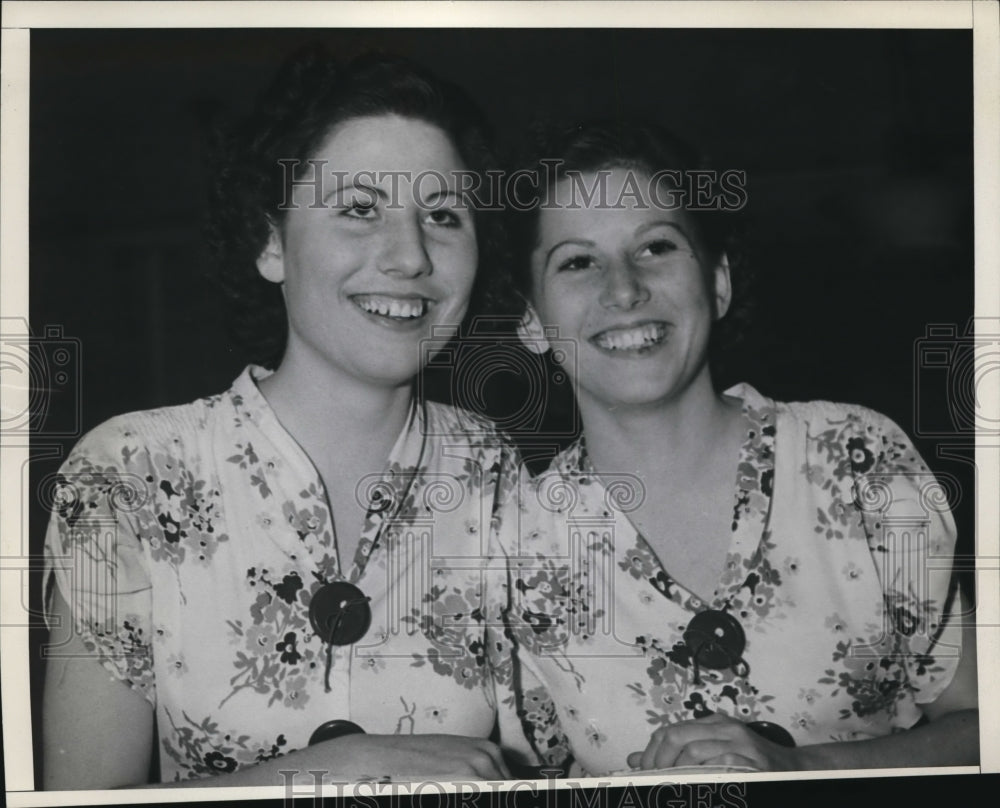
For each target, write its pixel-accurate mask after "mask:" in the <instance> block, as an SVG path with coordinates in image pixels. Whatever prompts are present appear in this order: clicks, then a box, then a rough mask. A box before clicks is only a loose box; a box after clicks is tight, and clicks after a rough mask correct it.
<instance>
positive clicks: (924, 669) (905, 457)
mask: <svg viewBox="0 0 1000 808" xmlns="http://www.w3.org/2000/svg"><path fill="white" fill-rule="evenodd" d="M848 435H849V437H848V439H847V445H846V447H845V448H846V454H847V462H848V463H849V464H850V471H851V474H852V475H853V477H854V494H855V502H856V503H857V505H858V507H859V508H860V510H861V514H862V521H863V524H864V529H865V534H866V536H867V538H868V543H869V548H870V550H871V555H872V559H873V561H874V563H875V567H876V569H877V570H878V575H879V580H880V583H881V586H882V600H883V610H884V611H883V614H882V627H883V628H882V641H883V643H884V644H885V645H886V646H888V647H889V648H890V649H891V654H892V656H893V657H895V659H896V662H897V663H898V664H901V665H902V666H903V667H904V668H905V670H906V674H907V682H908V685H909V690H910V692H911V693H912V694H913V698H914V700H915V701H916V702H917V703H919V704H927V703H930V702H932V701H934V700H935V699H936V698H937V697H938V696H939V695H940V694H941V692H942V691H943V690H944V689H945V688H946V687H947V686H948V684H949V682H950V681H951V680H952V678H953V677H954V675H955V671H956V669H957V668H958V663H959V660H960V658H961V654H962V639H961V638H962V632H961V622H960V618H959V615H958V611H959V608H960V607H959V598H958V596H957V592H956V591H955V586H954V575H953V569H954V554H955V542H956V530H955V522H954V519H953V517H952V514H951V511H950V508H949V505H948V490H947V488H946V486H945V485H944V484H943V482H942V479H939V478H938V477H936V476H935V475H934V474H933V473H932V472H931V471H930V469H929V468H928V467H927V465H926V464H925V463H924V462H923V460H922V458H921V457H920V455H919V454H918V452H917V450H916V449H915V448H914V446H913V444H912V442H911V441H910V439H909V438H908V437H907V435H906V434H905V433H904V432H903V431H902V430H901V429H900V428H899V427H898V426H897V425H896V424H895V423H893V422H892V421H891V420H889V419H888V418H886V417H885V416H881V415H879V414H877V413H872V412H863V413H862V415H861V417H860V418H858V419H857V421H856V424H855V429H854V430H853V434H850V433H848ZM946 481H947V480H945V482H946Z"/></svg>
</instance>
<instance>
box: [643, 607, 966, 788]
mask: <svg viewBox="0 0 1000 808" xmlns="http://www.w3.org/2000/svg"><path fill="white" fill-rule="evenodd" d="M962 635H963V636H962V647H963V650H962V659H961V661H960V663H959V665H958V669H957V670H956V672H955V676H954V678H953V679H952V681H951V682H950V683H949V685H948V687H946V688H945V689H944V690H943V691H942V692H941V695H940V696H938V698H937V699H935V701H933V702H932V703H930V704H926V705H923V710H924V715H925V716H926V717H927V719H928V723H926V724H922V725H921V726H919V727H916V728H914V729H910V730H907V731H905V732H898V733H894V734H892V735H886V736H884V737H881V738H873V739H871V740H865V741H846V742H840V743H824V744H815V745H812V746H802V747H796V748H793V749H789V748H786V747H783V746H778V745H777V744H773V743H771V742H770V741H767V740H765V739H764V738H762V737H760V736H759V735H757V734H756V733H754V732H752V731H751V730H749V729H747V727H746V725H745V724H743V723H742V722H740V721H737V720H735V719H732V718H728V717H726V716H722V715H718V714H715V715H712V716H709V717H707V718H701V719H696V720H693V721H683V722H679V723H677V724H674V725H672V726H670V727H664V728H662V729H658V730H656V732H654V733H653V735H652V737H651V738H650V740H649V744H648V745H647V746H646V749H645V750H644V751H642V752H633V753H632V754H631V755H629V757H628V763H629V765H630V766H632V767H635V768H642V769H658V768H665V767H668V766H692V765H739V766H753V767H754V768H757V769H761V770H763V771H796V770H799V771H820V770H833V769H876V768H877V769H882V768H903V767H908V766H924V767H926V766H971V765H975V764H977V763H978V762H979V710H978V697H977V674H976V637H975V631H974V630H973V628H972V626H971V625H967V626H965V628H963V630H962Z"/></svg>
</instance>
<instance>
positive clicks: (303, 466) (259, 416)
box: [234, 365, 427, 584]
mask: <svg viewBox="0 0 1000 808" xmlns="http://www.w3.org/2000/svg"><path fill="white" fill-rule="evenodd" d="M271 372H272V371H268V370H267V369H266V368H262V367H258V366H255V365H252V366H250V367H249V368H247V370H246V371H245V374H244V376H241V377H240V379H238V380H237V382H238V383H237V385H235V386H234V390H235V392H237V393H238V394H239V395H241V396H242V397H243V399H244V404H245V406H246V413H247V414H248V415H250V417H251V419H252V420H253V421H254V422H255V423H256V426H257V427H258V429H260V430H261V431H262V432H263V433H264V434H265V435H266V436H267V438H268V439H269V440H271V441H272V442H273V443H274V444H275V446H276V447H277V448H278V450H279V451H280V453H281V455H282V457H283V459H284V460H285V462H287V463H291V464H293V465H294V466H295V467H296V472H297V473H298V478H299V479H302V480H306V479H308V480H311V482H312V486H313V487H315V489H316V491H317V492H319V494H320V496H319V501H320V503H321V504H322V507H323V508H324V510H325V514H324V516H325V518H326V524H327V525H329V532H330V540H331V546H327V545H326V544H325V543H324V542H323V541H322V539H321V535H320V533H319V532H317V531H310V532H309V533H307V534H306V535H305V536H303V537H302V543H303V544H304V545H305V546H306V547H307V548H308V550H309V552H310V554H311V555H312V556H313V558H314V559H315V560H316V564H317V567H319V558H321V557H322V555H323V554H328V555H330V556H331V557H332V559H333V561H334V564H335V566H336V569H335V571H334V574H333V576H332V580H346V581H349V582H350V583H352V584H357V583H358V582H359V581H360V580H361V578H363V577H364V574H365V571H366V569H367V568H368V565H369V564H370V563H371V560H372V558H374V557H375V556H376V555H377V553H378V551H380V550H384V542H383V541H381V538H382V532H383V528H384V527H385V526H386V524H388V523H389V522H391V521H392V519H393V518H394V517H395V515H396V514H397V513H398V512H399V509H400V507H401V505H402V504H403V502H404V501H405V500H406V498H407V495H408V494H409V491H410V489H411V487H412V486H413V484H414V481H415V479H416V476H417V475H416V473H415V472H416V471H417V470H418V469H420V468H421V465H422V463H423V460H424V453H425V450H426V445H427V438H426V433H427V429H425V428H424V427H425V424H426V418H427V415H426V412H425V409H426V408H425V406H424V405H423V403H422V402H420V401H419V400H418V399H417V398H416V397H414V398H413V400H412V401H411V404H410V412H409V414H408V415H407V418H406V421H405V422H404V424H403V427H402V429H401V430H400V432H399V434H398V435H397V437H396V440H395V442H394V443H393V447H392V450H391V451H390V452H389V458H388V460H387V461H386V464H385V466H384V468H383V470H382V473H381V475H379V478H378V480H374V479H373V480H372V483H371V484H370V485H369V486H367V491H366V499H367V500H368V505H367V507H366V509H365V520H364V523H363V526H362V529H361V539H360V541H359V542H358V545H357V549H356V550H355V552H354V557H353V558H352V559H351V560H350V562H349V567H348V568H347V569H345V559H344V558H342V557H341V555H340V548H339V546H338V544H337V536H336V530H335V528H334V521H333V506H332V505H331V501H330V495H329V491H328V490H327V488H326V484H325V483H324V482H323V476H322V475H321V474H320V473H319V469H318V468H317V467H316V464H315V463H313V461H312V459H311V458H310V457H309V455H308V453H307V452H306V451H305V449H303V448H302V446H300V445H299V442H298V441H297V440H295V438H294V437H293V436H292V435H291V433H289V432H288V430H287V429H285V427H284V426H283V425H282V424H281V422H280V421H279V420H278V416H277V414H276V413H275V412H274V409H273V408H272V407H271V405H270V403H268V401H267V399H266V398H265V397H264V394H263V393H262V392H261V391H260V388H259V387H258V386H257V382H258V381H260V380H261V379H263V378H266V377H267V376H268V375H270V373H271ZM244 379H245V384H239V382H240V381H243V380H244ZM238 388H239V389H238ZM371 476H372V477H373V478H374V476H375V475H371ZM317 553H319V555H317ZM319 572H320V575H321V576H322V577H323V579H324V580H327V581H329V580H331V576H329V575H327V574H326V572H325V571H324V570H323V569H319Z"/></svg>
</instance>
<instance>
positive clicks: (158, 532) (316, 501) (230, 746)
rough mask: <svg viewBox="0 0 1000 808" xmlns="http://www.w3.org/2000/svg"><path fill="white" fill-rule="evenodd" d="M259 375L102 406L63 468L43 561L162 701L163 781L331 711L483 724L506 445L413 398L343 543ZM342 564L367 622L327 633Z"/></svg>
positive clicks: (75, 606)
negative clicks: (319, 599) (132, 406)
mask: <svg viewBox="0 0 1000 808" xmlns="http://www.w3.org/2000/svg"><path fill="white" fill-rule="evenodd" d="M265 373H266V371H263V370H261V369H259V368H248V370H247V371H245V372H244V373H243V374H242V375H241V376H240V377H239V379H237V381H236V382H235V384H234V385H233V387H232V388H231V389H230V390H229V391H227V392H226V393H224V394H221V395H218V396H215V397H212V398H207V399H202V400H200V401H197V402H195V403H193V404H190V405H185V406H181V407H172V408H165V409H160V410H152V411H147V412H139V413H133V414H130V415H125V416H120V417H118V418H114V419H112V420H111V421H109V422H107V423H105V424H104V425H102V426H100V427H98V428H97V429H96V430H94V431H93V432H91V433H90V434H88V435H87V436H85V437H84V438H83V440H81V441H80V443H79V444H78V445H77V447H76V448H75V449H74V451H73V452H72V454H71V455H70V457H69V458H68V459H67V461H66V462H65V464H64V465H63V467H62V469H61V472H60V474H61V478H60V480H59V483H60V484H59V486H58V488H57V493H56V497H55V500H56V507H55V512H54V513H53V515H52V519H51V522H50V525H49V532H48V536H47V542H46V552H47V564H48V568H49V571H50V573H51V574H52V575H53V577H54V580H55V583H56V585H57V586H58V587H59V590H60V592H61V593H62V595H63V597H64V598H65V599H66V601H67V603H69V604H70V607H71V609H72V610H73V613H74V621H75V625H76V630H77V632H78V633H79V636H80V637H81V638H82V639H83V641H84V643H85V645H86V646H87V648H88V649H90V650H91V651H92V652H93V653H94V654H95V657H96V658H97V659H98V660H99V661H100V663H101V664H102V665H103V666H104V667H105V668H107V669H108V670H109V671H110V672H111V673H112V674H113V675H114V676H116V677H117V678H119V679H121V680H122V681H124V682H125V683H127V684H128V685H129V686H131V687H132V688H134V689H135V690H137V691H138V692H140V693H142V694H143V696H144V697H145V698H146V699H147V700H148V701H149V702H150V704H151V705H152V707H153V709H154V710H155V714H156V719H157V726H158V731H159V744H160V762H161V779H162V780H163V781H164V782H167V781H173V780H180V779H187V778H197V777H202V776H205V775H209V774H212V773H215V772H230V771H233V770H235V769H237V768H239V767H241V766H247V765H252V764H255V763H257V762H260V761H264V760H268V759H271V758H274V757H276V756H278V755H282V754H285V753H287V752H289V751H292V750H294V749H299V748H302V747H304V746H306V745H307V743H308V739H309V736H310V735H311V733H312V732H313V730H314V729H315V728H316V727H317V726H319V725H320V724H322V723H324V722H326V721H328V720H331V719H334V718H342V719H348V720H350V721H353V722H355V723H357V724H359V725H360V726H361V727H363V728H364V729H365V730H366V731H367V732H369V733H380V734H385V733H452V734H460V735H469V736H477V737H486V736H488V735H489V734H490V732H491V730H492V729H493V725H494V720H495V705H494V701H493V691H492V684H491V680H490V678H489V676H488V669H487V665H486V658H485V619H484V614H483V609H482V603H481V599H482V597H483V580H482V579H483V576H484V572H483V569H482V563H481V560H482V558H483V556H484V553H485V550H486V542H487V541H488V536H489V533H490V525H491V520H492V518H493V512H494V510H495V509H496V508H497V507H498V506H497V503H498V501H499V499H500V498H501V497H502V496H505V495H506V494H507V493H509V492H510V491H511V489H512V487H513V485H514V482H513V481H514V475H513V473H512V469H513V468H514V466H515V463H514V462H513V460H512V456H511V454H510V452H509V450H508V449H507V448H505V444H504V443H503V442H502V441H501V440H500V438H499V437H498V435H497V433H496V432H495V431H494V429H493V427H492V426H491V425H489V424H488V423H487V422H486V421H484V420H482V419H479V418H477V417H475V416H473V415H471V414H469V413H465V412H463V411H460V410H456V409H454V408H451V407H447V406H444V405H440V404H433V403H424V404H415V405H414V408H413V412H412V414H411V417H410V420H409V422H408V423H407V425H406V427H405V429H404V430H403V432H402V433H401V435H400V436H399V438H398V440H397V442H396V445H395V447H394V448H393V450H392V453H391V457H390V459H389V463H388V466H387V467H386V469H385V470H384V472H383V473H382V474H381V475H374V476H373V477H372V478H370V479H365V480H362V481H360V483H359V486H358V491H357V494H358V496H359V498H361V501H362V502H365V503H367V504H368V508H367V516H366V520H365V524H364V529H363V535H362V537H361V541H360V544H359V546H358V550H357V553H356V555H355V557H354V558H353V559H338V555H337V548H336V541H335V536H334V532H333V519H332V518H331V513H330V507H329V504H328V501H327V497H326V493H325V489H324V487H323V483H322V481H321V480H320V478H319V475H318V473H317V471H316V470H315V468H314V467H313V465H312V463H311V462H310V461H309V459H308V458H307V457H306V455H305V454H304V452H303V451H302V450H301V449H300V448H299V446H298V445H297V444H296V443H295V442H294V440H293V439H292V438H291V436H290V435H288V433H287V432H285V430H284V429H283V428H282V427H281V426H280V424H279V423H278V421H277V418H276V417H275V415H274V413H273V411H272V410H271V409H270V408H269V406H268V404H267V402H266V401H265V400H264V398H263V396H262V395H261V394H260V392H259V390H258V389H257V386H256V384H255V381H254V379H255V378H260V377H262V376H263V375H264V374H265ZM341 564H343V566H341ZM340 580H346V581H349V582H351V583H353V584H355V585H356V586H358V587H359V588H360V589H361V590H362V592H363V593H364V594H365V595H366V596H368V597H370V598H371V600H370V604H369V605H370V607H371V611H372V621H371V626H370V628H369V629H368V631H367V633H366V634H365V635H364V637H363V638H362V639H361V640H359V641H358V642H357V643H355V644H354V645H352V646H341V647H330V646H327V645H326V644H325V643H324V642H323V641H322V639H321V637H319V636H318V635H317V634H316V633H315V632H314V631H313V628H312V625H311V623H310V618H309V605H310V602H311V600H312V598H313V597H314V596H315V595H316V593H317V592H318V591H319V590H320V588H321V587H323V585H324V584H326V583H327V582H333V581H340ZM372 775H373V776H376V777H377V776H379V773H378V772H373V773H372Z"/></svg>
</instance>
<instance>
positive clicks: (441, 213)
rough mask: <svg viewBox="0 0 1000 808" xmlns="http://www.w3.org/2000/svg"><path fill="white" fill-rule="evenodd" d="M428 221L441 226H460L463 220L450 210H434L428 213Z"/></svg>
mask: <svg viewBox="0 0 1000 808" xmlns="http://www.w3.org/2000/svg"><path fill="white" fill-rule="evenodd" d="M426 221H427V222H429V223H430V224H434V225H437V226H439V227H460V226H461V224H462V220H461V219H459V218H458V216H457V215H456V214H454V213H452V212H451V211H450V210H432V211H430V212H428V214H427V219H426Z"/></svg>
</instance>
